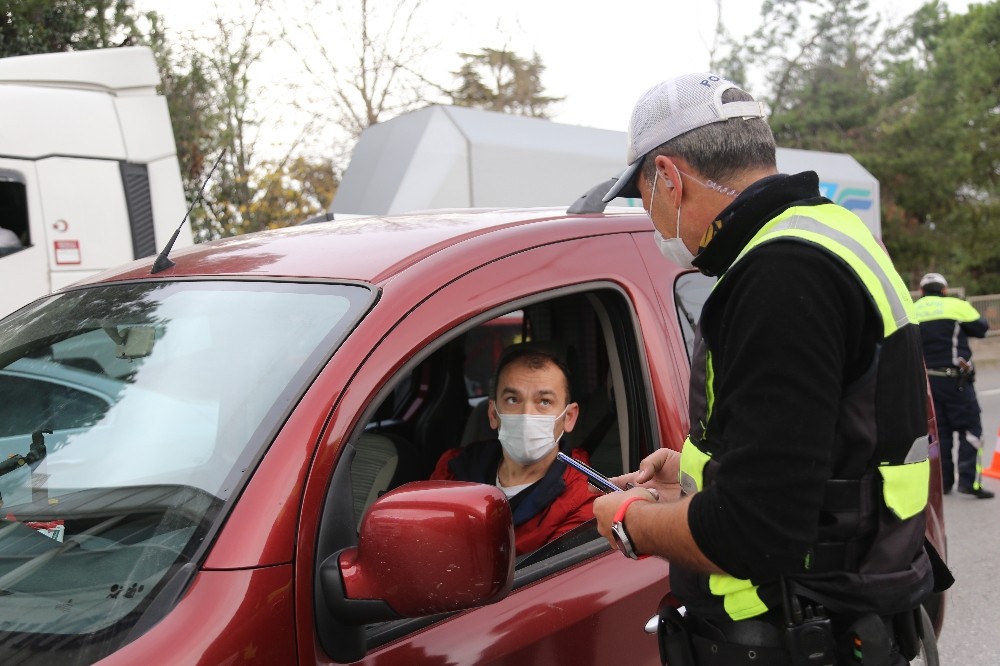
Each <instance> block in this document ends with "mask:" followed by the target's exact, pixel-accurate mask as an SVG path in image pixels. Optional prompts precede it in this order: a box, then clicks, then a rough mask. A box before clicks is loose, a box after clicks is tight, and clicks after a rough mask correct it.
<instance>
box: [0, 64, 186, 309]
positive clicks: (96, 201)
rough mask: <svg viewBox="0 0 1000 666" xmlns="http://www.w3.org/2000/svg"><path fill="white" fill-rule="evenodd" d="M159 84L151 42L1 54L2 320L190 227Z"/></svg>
mask: <svg viewBox="0 0 1000 666" xmlns="http://www.w3.org/2000/svg"><path fill="white" fill-rule="evenodd" d="M159 83H160V77H159V73H158V71H157V68H156V61H155V60H154V58H153V53H152V51H150V50H149V49H148V48H145V47H123V48H114V49H95V50H91V51H76V52H66V53H46V54H39V55H29V56H16V57H11V58H2V59H0V145H2V146H3V147H2V148H0V227H2V228H3V229H6V231H0V234H2V235H0V280H2V283H3V284H4V285H5V286H6V287H7V288H6V289H3V290H0V315H4V314H7V313H9V312H11V311H13V310H15V309H17V308H19V307H21V306H22V305H25V304H26V303H28V302H30V301H31V300H34V299H35V298H37V297H39V296H42V295H44V294H47V293H49V292H51V291H54V290H57V289H60V288H62V287H65V286H67V285H69V284H71V283H73V282H76V281H77V280H79V279H82V278H84V277H89V276H91V275H94V274H95V273H98V272H100V271H102V270H105V269H107V268H110V267H112V266H117V265H119V264H122V263H124V262H127V261H130V260H133V259H138V258H141V257H146V256H149V255H151V254H154V253H155V252H156V251H157V249H158V248H160V247H162V246H163V244H164V243H165V242H166V241H167V239H168V238H169V237H170V234H171V233H172V232H173V230H174V229H175V228H176V227H177V226H178V225H179V224H180V222H181V220H182V219H183V216H184V212H185V201H184V190H183V186H182V184H181V177H180V167H179V165H178V161H177V149H176V146H175V144H174V135H173V130H172V128H171V125H170V116H169V114H168V112H167V103H166V99H165V98H164V97H163V96H161V95H158V94H157V92H156V86H157V85H159ZM15 238H16V240H15ZM191 243H192V238H191V233H190V231H189V229H188V228H187V227H186V226H185V228H184V229H182V230H181V233H180V236H179V237H178V240H177V245H178V247H180V246H183V245H190V244H191Z"/></svg>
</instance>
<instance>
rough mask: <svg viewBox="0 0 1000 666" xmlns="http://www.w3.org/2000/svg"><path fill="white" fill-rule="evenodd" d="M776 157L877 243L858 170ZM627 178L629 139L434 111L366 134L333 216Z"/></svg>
mask: <svg viewBox="0 0 1000 666" xmlns="http://www.w3.org/2000/svg"><path fill="white" fill-rule="evenodd" d="M625 121H626V119H623V121H622V123H623V125H624V123H625ZM777 157H778V169H779V170H780V171H782V172H784V173H796V172H799V171H805V170H813V171H816V172H817V173H818V174H819V179H820V190H821V192H822V194H823V196H825V197H827V198H828V199H831V200H832V201H834V202H835V203H838V204H840V205H842V206H844V207H846V208H848V209H850V210H853V211H854V212H855V214H857V216H858V217H860V218H861V219H862V220H864V222H865V224H866V225H868V227H869V228H870V229H871V230H872V232H873V233H874V234H875V235H876V236H877V237H879V238H881V231H882V227H881V217H880V209H879V183H878V180H877V179H876V178H875V177H874V176H873V175H872V174H871V173H869V172H868V171H866V170H865V168H864V167H862V166H861V164H859V163H858V161H857V160H855V159H854V158H853V157H851V156H850V155H847V154H843V153H826V152H820V151H814V150H795V149H790V148H778V155H777ZM624 168H625V132H623V131H621V132H618V131H612V130H604V129H595V128H592V127H580V126H577V125H566V124H562V123H555V122H552V121H549V120H542V119H539V118H526V117H524V116H513V115H507V114H502V113H495V112H492V111H482V110H479V109H468V108H461V107H454V106H440V105H439V106H429V107H426V108H424V109H420V110H419V111H413V112H410V113H407V114H404V115H402V116H398V117H396V118H393V119H392V120H389V121H386V122H381V123H378V124H377V125H372V126H371V127H369V128H368V129H366V130H365V131H364V132H363V133H362V134H361V138H360V140H359V141H358V145H357V147H355V149H354V153H353V154H352V155H351V162H350V164H349V165H348V167H347V170H346V171H345V172H344V178H343V180H342V182H341V183H340V187H339V188H338V190H337V195H336V196H335V197H334V200H333V204H332V205H331V207H330V212H331V213H333V214H334V216H335V217H341V216H342V214H344V213H348V214H366V215H383V214H387V213H402V212H408V211H415V210H422V209H427V208H467V207H474V208H477V207H486V208H490V207H494V206H501V207H504V206H514V207H524V206H552V205H564V204H565V205H569V204H570V203H573V202H574V200H575V199H577V198H578V197H580V196H581V195H583V194H584V193H585V192H587V191H588V190H589V189H590V188H591V187H593V186H595V185H597V184H598V183H600V182H602V181H605V180H607V179H609V178H611V177H612V176H615V175H617V174H618V173H620V172H621V171H622V170H623V169H624ZM605 191H606V190H605ZM614 205H616V206H619V205H630V206H641V205H642V203H641V202H640V201H639V200H638V199H635V200H628V199H616V200H615V202H614Z"/></svg>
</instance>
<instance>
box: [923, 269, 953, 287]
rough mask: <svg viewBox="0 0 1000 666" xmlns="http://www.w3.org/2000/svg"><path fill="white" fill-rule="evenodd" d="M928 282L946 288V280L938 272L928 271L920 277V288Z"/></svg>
mask: <svg viewBox="0 0 1000 666" xmlns="http://www.w3.org/2000/svg"><path fill="white" fill-rule="evenodd" d="M929 284H939V285H941V286H942V287H944V288H945V289H947V288H948V281H947V280H945V279H944V276H943V275H941V274H940V273H928V274H927V275H925V276H923V277H922V278H920V288H921V289H923V288H924V287H926V286H927V285H929Z"/></svg>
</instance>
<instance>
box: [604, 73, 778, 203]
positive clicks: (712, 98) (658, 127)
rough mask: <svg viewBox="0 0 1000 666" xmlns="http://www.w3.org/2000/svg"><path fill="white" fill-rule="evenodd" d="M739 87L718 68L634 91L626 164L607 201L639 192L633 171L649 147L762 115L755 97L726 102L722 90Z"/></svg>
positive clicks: (606, 197) (637, 170)
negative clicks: (636, 95) (635, 99)
mask: <svg viewBox="0 0 1000 666" xmlns="http://www.w3.org/2000/svg"><path fill="white" fill-rule="evenodd" d="M733 88H735V89H737V90H742V89H741V88H740V87H739V86H737V85H736V84H735V83H733V82H732V81H730V80H729V79H727V78H724V77H722V76H719V75H717V74H711V73H708V72H701V73H695V74H684V75H683V76H678V77H675V78H673V79H668V80H666V81H664V82H662V83H658V84H656V85H655V86H653V87H652V88H650V89H649V90H647V91H646V92H644V93H643V94H642V96H641V97H639V101H638V102H636V103H635V108H634V109H632V118H631V120H629V123H628V147H627V150H626V153H625V163H626V164H628V168H626V169H625V171H623V172H622V174H621V175H620V176H618V181H617V182H616V183H615V184H614V185H613V186H612V187H611V189H610V190H608V193H607V194H606V195H604V201H605V202H608V201H611V200H612V199H614V198H615V197H633V198H635V197H638V196H639V190H638V188H636V185H635V178H636V175H637V174H638V173H639V167H641V166H642V158H643V157H645V156H646V154H647V153H648V152H649V151H651V150H653V149H654V148H656V147H658V146H660V145H662V144H664V143H666V142H667V141H670V140H671V139H673V138H675V137H678V136H680V135H681V134H685V133H687V132H690V131H691V130H694V129H698V128H699V127H704V126H705V125H711V124H712V123H718V122H722V121H723V120H729V119H731V118H763V117H764V116H765V114H764V105H763V104H762V103H761V102H756V101H749V100H748V101H743V102H725V103H723V101H722V93H724V92H726V91H727V90H731V89H733Z"/></svg>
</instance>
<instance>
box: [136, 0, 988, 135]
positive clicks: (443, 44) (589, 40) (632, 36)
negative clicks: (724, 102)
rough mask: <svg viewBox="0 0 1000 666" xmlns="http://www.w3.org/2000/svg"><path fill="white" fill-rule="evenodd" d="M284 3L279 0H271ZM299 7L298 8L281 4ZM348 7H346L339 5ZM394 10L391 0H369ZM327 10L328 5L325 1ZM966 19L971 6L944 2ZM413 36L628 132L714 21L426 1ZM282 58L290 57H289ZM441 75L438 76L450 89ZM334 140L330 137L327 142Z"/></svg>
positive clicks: (746, 21) (229, 0)
mask: <svg viewBox="0 0 1000 666" xmlns="http://www.w3.org/2000/svg"><path fill="white" fill-rule="evenodd" d="M274 1H277V2H281V1H282V0H274ZM285 1H288V2H289V3H290V5H291V6H297V7H301V4H304V3H300V2H299V1H296V0H285ZM345 1H346V2H350V1H351V0H345ZM371 1H372V2H378V3H380V4H381V3H387V4H389V5H390V6H391V5H392V3H395V2H396V1H397V0H371ZM135 4H136V6H137V7H138V8H139V9H141V10H155V11H157V12H159V13H160V14H161V15H163V17H164V19H165V21H166V23H167V26H168V28H171V29H173V30H177V31H180V32H184V31H192V30H194V31H197V30H204V29H205V28H206V27H210V25H211V20H212V17H213V16H215V12H216V8H217V9H218V11H219V12H221V13H222V14H224V15H225V14H228V15H232V16H238V15H239V14H240V12H241V11H243V9H242V8H243V7H246V6H247V5H248V4H249V3H248V2H247V0H216V1H215V2H214V4H213V0H135ZM331 4H333V3H332V2H331ZM921 4H923V2H922V0H874V2H872V5H873V6H875V7H878V9H879V11H881V12H884V13H885V14H887V15H888V16H889V17H892V18H894V19H899V18H901V17H903V16H905V15H907V14H909V13H911V12H913V11H914V10H916V9H917V8H918V7H919V6H920V5H921ZM946 4H947V5H948V6H949V8H950V9H951V10H952V11H953V12H964V11H965V8H966V7H967V6H968V4H969V2H968V1H967V0H949V1H948V2H947V3H946ZM722 6H723V14H724V21H725V24H726V26H727V28H728V30H729V31H730V32H731V33H732V34H734V35H745V34H748V33H749V32H751V31H752V30H753V29H754V28H755V27H756V26H757V25H758V23H759V22H760V13H759V12H760V9H759V8H760V0H723V3H722ZM419 16H420V25H419V31H420V32H421V33H422V34H423V36H424V37H425V39H427V40H428V42H431V43H434V44H437V45H438V47H439V54H438V56H437V59H436V60H434V61H430V62H429V63H428V66H427V69H428V70H431V69H433V70H435V71H437V72H441V73H442V74H444V73H447V72H449V71H452V70H454V69H457V67H458V65H459V63H460V60H459V59H458V57H457V55H456V54H457V53H459V52H463V51H465V52H469V51H472V52H475V51H478V50H479V49H481V48H484V47H492V48H499V47H503V46H505V45H506V46H507V47H508V48H509V49H510V50H512V51H514V52H515V53H518V54H519V55H522V56H530V55H531V54H532V53H534V52H537V53H538V55H539V56H540V57H541V59H542V62H543V64H544V65H545V67H546V71H545V74H544V76H543V84H544V85H545V87H546V91H547V92H548V93H549V94H550V95H553V96H556V97H565V100H564V101H562V102H560V103H559V104H557V105H556V106H555V107H554V108H553V114H552V118H553V120H556V121H558V122H564V123H571V124H576V125H586V126H589V127H600V128H605V129H615V130H624V129H625V128H626V125H627V123H628V117H629V115H630V113H631V109H632V105H633V103H634V102H635V100H636V99H637V98H638V96H639V95H640V94H641V93H642V92H643V91H644V90H645V89H646V88H648V87H650V86H651V85H653V84H654V83H657V82H658V81H661V80H663V79H665V78H668V77H670V76H673V75H676V74H682V73H685V72H692V71H702V70H705V69H707V67H708V61H709V50H710V44H711V41H712V37H713V34H714V30H715V23H716V3H715V2H714V1H713V0H619V1H618V2H613V1H608V0H602V1H599V0H500V1H499V2H496V1H494V2H486V1H484V0H424V6H423V8H422V9H421V12H420V15H419ZM286 57H287V56H286ZM294 70H295V67H294V66H293V65H292V64H290V63H289V62H287V60H286V61H280V60H279V59H278V58H277V56H276V57H275V58H274V59H271V60H270V61H266V62H262V63H261V65H260V67H258V68H257V69H256V70H255V71H254V76H255V79H257V80H258V81H257V82H258V83H259V84H260V85H262V86H265V90H266V93H267V94H270V95H273V96H274V100H273V101H272V102H271V105H272V106H271V107H270V108H271V110H270V111H268V114H269V115H273V114H275V113H277V112H276V111H275V109H276V108H278V107H280V106H281V105H282V103H283V102H282V101H281V100H282V99H283V98H287V96H288V95H287V94H285V93H284V92H283V91H284V90H286V89H287V88H286V85H287V82H288V80H289V78H290V77H294ZM448 78H449V77H447V76H446V75H444V76H438V77H437V79H438V80H439V81H441V83H443V84H453V83H454V81H453V80H448ZM292 118H293V115H291V114H289V115H287V116H284V122H282V123H270V124H269V125H270V126H269V127H268V128H267V129H266V130H265V131H264V134H265V135H264V136H262V137H261V138H262V139H264V140H265V142H267V141H270V142H272V143H275V144H279V145H280V144H281V143H282V142H283V141H286V140H287V138H286V137H287V135H289V133H290V132H292V131H293V130H294V128H295V127H296V123H295V121H293V120H292ZM331 140H332V139H331Z"/></svg>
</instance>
